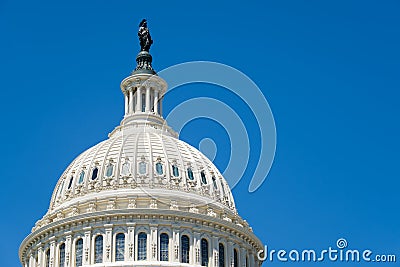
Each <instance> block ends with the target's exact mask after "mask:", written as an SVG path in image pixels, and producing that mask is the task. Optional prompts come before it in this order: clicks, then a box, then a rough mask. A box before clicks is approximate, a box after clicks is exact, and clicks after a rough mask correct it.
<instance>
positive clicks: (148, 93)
mask: <svg viewBox="0 0 400 267" xmlns="http://www.w3.org/2000/svg"><path fill="white" fill-rule="evenodd" d="M145 111H146V112H149V111H150V87H147V88H146V107H145Z"/></svg>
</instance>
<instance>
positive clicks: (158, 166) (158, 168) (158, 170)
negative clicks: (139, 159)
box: [156, 162, 164, 175]
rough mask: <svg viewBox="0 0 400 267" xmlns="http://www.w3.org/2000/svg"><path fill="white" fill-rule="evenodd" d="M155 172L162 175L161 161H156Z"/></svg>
mask: <svg viewBox="0 0 400 267" xmlns="http://www.w3.org/2000/svg"><path fill="white" fill-rule="evenodd" d="M156 172H157V174H158V175H163V173H164V170H163V165H162V163H161V162H157V163H156Z"/></svg>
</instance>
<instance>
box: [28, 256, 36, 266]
mask: <svg viewBox="0 0 400 267" xmlns="http://www.w3.org/2000/svg"><path fill="white" fill-rule="evenodd" d="M35 265H36V263H35V257H34V256H33V254H31V255H29V267H36V266H35Z"/></svg>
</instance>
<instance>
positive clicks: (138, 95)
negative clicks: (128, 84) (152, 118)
mask: <svg viewBox="0 0 400 267" xmlns="http://www.w3.org/2000/svg"><path fill="white" fill-rule="evenodd" d="M141 111H142V88H141V87H138V89H137V90H136V112H141Z"/></svg>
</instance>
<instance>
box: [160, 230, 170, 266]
mask: <svg viewBox="0 0 400 267" xmlns="http://www.w3.org/2000/svg"><path fill="white" fill-rule="evenodd" d="M168 244H169V236H168V235H167V234H161V235H160V261H168Z"/></svg>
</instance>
